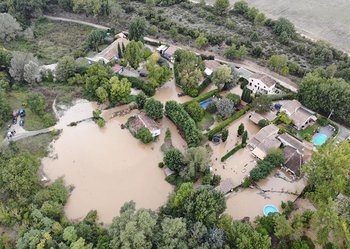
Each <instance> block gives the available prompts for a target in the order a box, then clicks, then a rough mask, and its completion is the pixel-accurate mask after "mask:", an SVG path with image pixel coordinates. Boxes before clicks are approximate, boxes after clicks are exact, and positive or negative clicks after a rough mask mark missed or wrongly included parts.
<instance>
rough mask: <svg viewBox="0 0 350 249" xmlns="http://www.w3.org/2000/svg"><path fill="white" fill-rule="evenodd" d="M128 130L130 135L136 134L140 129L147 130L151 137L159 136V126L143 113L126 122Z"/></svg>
mask: <svg viewBox="0 0 350 249" xmlns="http://www.w3.org/2000/svg"><path fill="white" fill-rule="evenodd" d="M128 125H129V129H130V131H131V132H132V133H134V134H137V133H138V131H139V130H140V129H141V128H147V129H148V130H149V131H150V132H151V133H152V136H153V137H157V136H159V135H160V126H159V124H158V123H157V122H156V121H154V120H153V119H152V118H150V117H148V116H147V115H146V114H144V113H140V114H138V115H136V116H133V117H131V118H130V119H129V121H128Z"/></svg>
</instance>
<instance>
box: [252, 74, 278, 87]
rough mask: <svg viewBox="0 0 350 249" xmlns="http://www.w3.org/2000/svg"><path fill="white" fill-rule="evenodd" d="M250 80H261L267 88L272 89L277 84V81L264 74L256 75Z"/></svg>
mask: <svg viewBox="0 0 350 249" xmlns="http://www.w3.org/2000/svg"><path fill="white" fill-rule="evenodd" d="M250 78H253V79H258V80H261V81H262V82H263V83H264V84H265V85H266V86H268V87H272V86H274V85H275V84H276V81H275V80H274V79H272V78H271V77H270V76H268V75H266V74H262V73H254V74H253V75H252V76H250Z"/></svg>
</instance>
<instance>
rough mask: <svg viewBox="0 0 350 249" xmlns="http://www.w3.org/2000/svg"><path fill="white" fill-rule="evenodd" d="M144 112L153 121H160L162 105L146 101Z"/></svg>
mask: <svg viewBox="0 0 350 249" xmlns="http://www.w3.org/2000/svg"><path fill="white" fill-rule="evenodd" d="M144 107H145V112H146V113H147V115H148V116H149V117H151V118H153V119H161V118H162V117H163V109H164V106H163V104H162V103H161V102H160V101H158V100H155V99H152V98H150V99H147V100H146V103H145V106H144Z"/></svg>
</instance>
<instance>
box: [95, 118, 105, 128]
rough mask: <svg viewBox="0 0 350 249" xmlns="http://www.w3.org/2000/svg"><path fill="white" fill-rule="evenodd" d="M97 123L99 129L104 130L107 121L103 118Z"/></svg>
mask: <svg viewBox="0 0 350 249" xmlns="http://www.w3.org/2000/svg"><path fill="white" fill-rule="evenodd" d="M96 123H97V125H98V127H100V128H102V127H104V126H105V125H106V121H105V120H104V119H103V118H99V119H97V120H96Z"/></svg>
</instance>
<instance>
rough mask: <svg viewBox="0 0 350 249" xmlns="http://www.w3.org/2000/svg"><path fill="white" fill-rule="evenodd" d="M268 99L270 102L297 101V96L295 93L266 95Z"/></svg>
mask: <svg viewBox="0 0 350 249" xmlns="http://www.w3.org/2000/svg"><path fill="white" fill-rule="evenodd" d="M268 97H269V99H271V100H272V101H278V100H293V99H297V96H296V94H295V93H286V94H272V95H268Z"/></svg>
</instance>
